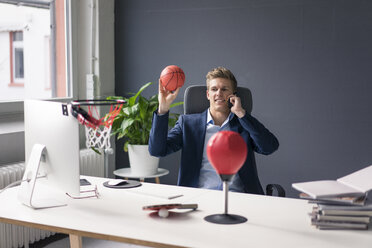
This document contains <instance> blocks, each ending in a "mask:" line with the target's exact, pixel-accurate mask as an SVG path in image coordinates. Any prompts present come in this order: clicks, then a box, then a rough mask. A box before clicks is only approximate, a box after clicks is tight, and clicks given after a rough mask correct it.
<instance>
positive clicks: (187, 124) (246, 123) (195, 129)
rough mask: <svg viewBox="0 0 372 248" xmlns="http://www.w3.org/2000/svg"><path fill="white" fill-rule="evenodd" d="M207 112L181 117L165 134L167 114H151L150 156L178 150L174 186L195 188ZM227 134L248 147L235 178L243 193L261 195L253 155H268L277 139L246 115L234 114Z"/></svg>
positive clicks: (261, 191)
mask: <svg viewBox="0 0 372 248" xmlns="http://www.w3.org/2000/svg"><path fill="white" fill-rule="evenodd" d="M207 111H208V110H206V111H204V112H203V113H198V114H189V115H181V116H180V117H179V119H178V121H177V123H176V125H175V126H174V128H172V129H171V130H170V131H169V132H168V118H169V113H167V114H165V115H160V116H159V115H158V114H157V111H155V112H154V114H153V121H152V128H151V132H150V140H149V152H150V154H151V155H152V156H156V157H163V156H166V155H168V154H170V153H173V152H176V151H178V150H180V149H182V154H181V165H180V170H179V176H178V185H180V186H188V187H198V180H199V174H200V168H201V163H202V157H203V148H204V138H205V133H206V127H207ZM230 128H231V131H235V132H237V133H239V134H240V135H241V136H242V137H243V139H244V140H245V142H246V143H247V147H248V155H247V159H246V161H245V163H244V165H243V166H242V168H241V169H240V170H239V172H238V173H239V177H240V179H241V180H242V182H243V184H244V190H245V192H247V193H253V194H264V192H263V190H262V186H261V183H260V180H259V179H258V175H257V168H256V161H255V157H254V152H253V151H255V152H257V153H260V154H265V155H268V154H271V153H273V152H274V151H275V150H277V149H278V147H279V142H278V140H277V138H276V137H275V136H274V135H273V134H272V133H271V132H270V131H269V130H268V129H266V128H265V127H264V126H263V125H262V124H261V123H260V122H259V121H258V120H257V119H255V118H254V117H252V116H251V115H250V114H248V113H247V114H246V115H245V116H244V117H242V118H238V117H237V116H236V115H234V117H233V118H232V119H231V120H230Z"/></svg>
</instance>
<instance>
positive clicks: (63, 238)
mask: <svg viewBox="0 0 372 248" xmlns="http://www.w3.org/2000/svg"><path fill="white" fill-rule="evenodd" d="M66 247H70V240H69V238H68V235H65V234H56V235H53V236H51V237H49V238H46V239H44V240H40V241H39V242H36V243H34V244H31V245H30V248H66ZM106 247H107V248H144V247H145V246H139V245H132V244H125V243H120V242H114V241H106V240H99V239H92V238H84V237H83V248H106Z"/></svg>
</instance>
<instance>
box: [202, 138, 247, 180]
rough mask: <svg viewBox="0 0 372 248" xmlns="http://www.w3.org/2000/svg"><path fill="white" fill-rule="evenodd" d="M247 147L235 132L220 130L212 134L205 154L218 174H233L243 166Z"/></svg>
mask: <svg viewBox="0 0 372 248" xmlns="http://www.w3.org/2000/svg"><path fill="white" fill-rule="evenodd" d="M247 153H248V148H247V144H246V143H245V141H244V139H243V138H242V137H241V136H240V135H239V134H238V133H236V132H232V131H221V132H218V133H216V134H214V135H213V136H212V137H211V138H210V139H209V141H208V144H207V156H208V159H209V162H211V164H212V166H213V167H214V169H215V170H216V171H217V173H218V174H219V175H234V174H235V173H237V172H238V170H239V169H240V168H241V167H242V166H243V164H244V162H245V159H246V158H247Z"/></svg>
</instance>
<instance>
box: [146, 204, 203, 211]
mask: <svg viewBox="0 0 372 248" xmlns="http://www.w3.org/2000/svg"><path fill="white" fill-rule="evenodd" d="M175 208H177V209H193V210H196V209H197V208H198V204H181V203H170V204H158V205H149V206H144V207H142V209H143V210H153V211H159V210H160V209H175Z"/></svg>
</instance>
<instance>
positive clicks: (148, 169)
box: [128, 145, 159, 176]
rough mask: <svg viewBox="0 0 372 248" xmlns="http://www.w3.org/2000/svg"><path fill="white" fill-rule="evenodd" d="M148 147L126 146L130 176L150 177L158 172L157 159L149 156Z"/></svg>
mask: <svg viewBox="0 0 372 248" xmlns="http://www.w3.org/2000/svg"><path fill="white" fill-rule="evenodd" d="M148 148H149V146H148V145H128V155H129V163H130V168H131V174H133V175H136V176H150V175H154V174H156V173H157V171H158V167H159V158H157V157H153V156H151V155H150V153H149V150H148Z"/></svg>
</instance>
